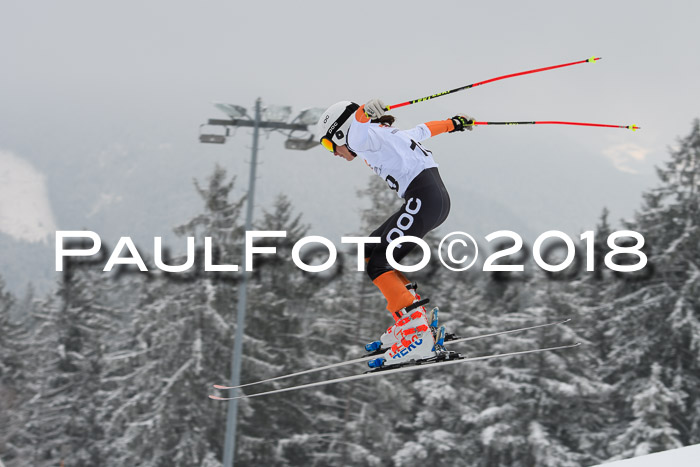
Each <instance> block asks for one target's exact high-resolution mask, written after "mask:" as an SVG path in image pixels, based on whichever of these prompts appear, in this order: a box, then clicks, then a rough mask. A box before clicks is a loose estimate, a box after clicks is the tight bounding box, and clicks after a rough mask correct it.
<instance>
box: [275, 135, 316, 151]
mask: <svg viewBox="0 0 700 467" xmlns="http://www.w3.org/2000/svg"><path fill="white" fill-rule="evenodd" d="M317 146H320V145H319V144H318V141H316V140H315V139H313V137H311V138H308V139H302V138H289V139H287V141H285V142H284V147H285V148H287V149H296V150H300V151H306V150H308V149H313V148H315V147H317Z"/></svg>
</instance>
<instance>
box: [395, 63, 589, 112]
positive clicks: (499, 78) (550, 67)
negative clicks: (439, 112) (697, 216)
mask: <svg viewBox="0 0 700 467" xmlns="http://www.w3.org/2000/svg"><path fill="white" fill-rule="evenodd" d="M600 59H601V57H591V58H587V59H586V60H579V61H578V62H571V63H563V64H561V65H554V66H548V67H545V68H537V69H535V70H528V71H521V72H519V73H512V74H510V75H503V76H498V77H496V78H491V79H487V80H486V81H479V82H478V83H472V84H467V85H466V86H461V87H459V88H454V89H450V90H449V91H443V92H439V93H437V94H433V95H431V96H427V97H422V98H420V99H414V100H410V101H406V102H402V103H400V104H394V105H390V106H388V107H387V108H386V110H391V109H396V108H399V107H403V106H405V105H411V104H417V103H418V102H424V101H427V100H430V99H434V98H436V97H440V96H446V95H448V94H452V93H455V92H458V91H463V90H465V89H469V88H473V87H476V86H481V85H482V84H487V83H493V82H494V81H499V80H502V79H507V78H514V77H516V76H522V75H529V74H530V73H539V72H540V71H547V70H554V69H555V68H563V67H566V66H572V65H578V64H580V63H593V62H595V61H597V60H600Z"/></svg>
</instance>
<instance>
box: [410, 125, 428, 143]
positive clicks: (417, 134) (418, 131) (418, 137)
mask: <svg viewBox="0 0 700 467" xmlns="http://www.w3.org/2000/svg"><path fill="white" fill-rule="evenodd" d="M404 133H405V134H406V135H408V137H409V138H411V139H412V140H414V141H418V142H419V143H420V142H421V141H424V140H426V139H428V138H430V137H431V136H432V134H431V133H430V129H428V127H427V125H426V124H425V123H421V124H420V125H418V126H417V127H415V128H411V129H410V130H404Z"/></svg>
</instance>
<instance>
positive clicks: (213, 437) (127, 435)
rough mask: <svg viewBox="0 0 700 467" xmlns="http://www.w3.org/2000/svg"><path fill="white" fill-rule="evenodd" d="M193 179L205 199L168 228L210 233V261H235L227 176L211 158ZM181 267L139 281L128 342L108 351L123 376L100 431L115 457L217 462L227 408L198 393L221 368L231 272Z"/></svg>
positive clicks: (235, 215) (226, 363)
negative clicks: (127, 347) (125, 348)
mask: <svg viewBox="0 0 700 467" xmlns="http://www.w3.org/2000/svg"><path fill="white" fill-rule="evenodd" d="M195 186H196V188H197V191H198V192H199V194H200V196H201V197H202V199H203V201H204V205H205V209H204V210H203V212H202V213H201V214H199V215H198V216H196V217H195V218H194V219H192V220H191V221H189V222H187V223H186V224H184V225H182V226H180V227H178V228H176V229H175V230H176V233H178V234H180V235H191V236H196V237H197V238H199V239H201V237H203V236H208V237H211V238H212V244H213V245H215V246H216V248H217V249H218V252H219V256H218V264H231V263H233V264H240V263H238V262H237V261H238V260H239V258H240V255H238V257H237V255H236V253H237V250H238V251H240V248H239V247H240V242H241V240H240V239H241V234H242V227H241V224H240V219H239V217H240V210H241V206H242V203H243V201H242V200H237V201H234V202H231V201H230V200H229V195H230V191H231V190H232V189H233V181H226V174H225V171H224V170H223V169H221V168H220V167H217V168H216V169H215V170H214V172H213V174H212V176H211V177H210V178H209V183H208V185H207V186H206V187H202V186H200V185H199V183H197V182H195ZM182 262H184V259H183V258H174V259H173V260H172V261H171V263H172V264H180V263H182ZM185 274H186V275H185V276H184V278H179V277H170V278H169V279H168V280H164V281H154V282H152V283H150V284H144V286H143V287H142V288H141V289H140V290H139V291H138V293H137V294H136V295H137V297H138V302H137V303H136V304H135V305H134V307H135V310H134V311H135V317H134V320H133V326H134V339H133V342H132V348H131V351H130V352H128V353H125V354H123V355H121V356H115V359H114V363H115V366H113V367H112V368H111V374H110V377H111V380H112V381H114V382H116V381H120V382H121V384H122V386H121V388H122V394H121V395H120V396H119V397H115V398H114V399H113V400H112V403H111V405H110V407H111V411H112V413H113V416H112V419H111V422H110V425H109V430H110V431H109V432H108V434H109V436H110V437H112V438H114V437H116V438H118V439H119V442H118V443H113V445H112V446H110V448H111V451H110V458H111V459H114V460H115V463H116V464H118V465H136V464H140V463H145V464H147V465H153V466H165V465H168V466H171V465H174V466H190V465H202V464H205V463H208V464H212V463H213V464H214V465H216V462H215V460H216V459H220V458H221V453H222V451H223V433H224V430H225V413H226V411H225V407H224V406H222V404H214V403H208V402H207V400H208V399H207V395H208V393H209V392H210V386H209V384H211V383H212V382H223V381H225V378H226V377H228V375H229V367H230V358H231V349H232V348H233V335H234V333H235V326H234V325H233V324H231V323H233V321H234V320H233V319H232V315H233V308H234V305H233V304H234V303H235V290H236V288H235V281H232V280H231V279H230V278H227V279H221V278H220V277H219V276H217V275H216V274H207V275H204V276H202V275H200V276H197V275H187V273H185ZM117 362H118V363H117Z"/></svg>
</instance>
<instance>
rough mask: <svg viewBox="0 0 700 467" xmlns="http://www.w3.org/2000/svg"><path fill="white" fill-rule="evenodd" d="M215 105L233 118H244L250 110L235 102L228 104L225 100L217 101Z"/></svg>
mask: <svg viewBox="0 0 700 467" xmlns="http://www.w3.org/2000/svg"><path fill="white" fill-rule="evenodd" d="M214 107H216V108H217V109H219V110H221V111H222V112H223V113H225V114H226V115H228V116H229V117H231V118H233V119H236V118H243V117H245V116H246V114H247V112H248V111H247V110H246V108H245V107H241V106H240V105H234V104H226V103H224V102H215V103H214Z"/></svg>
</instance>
